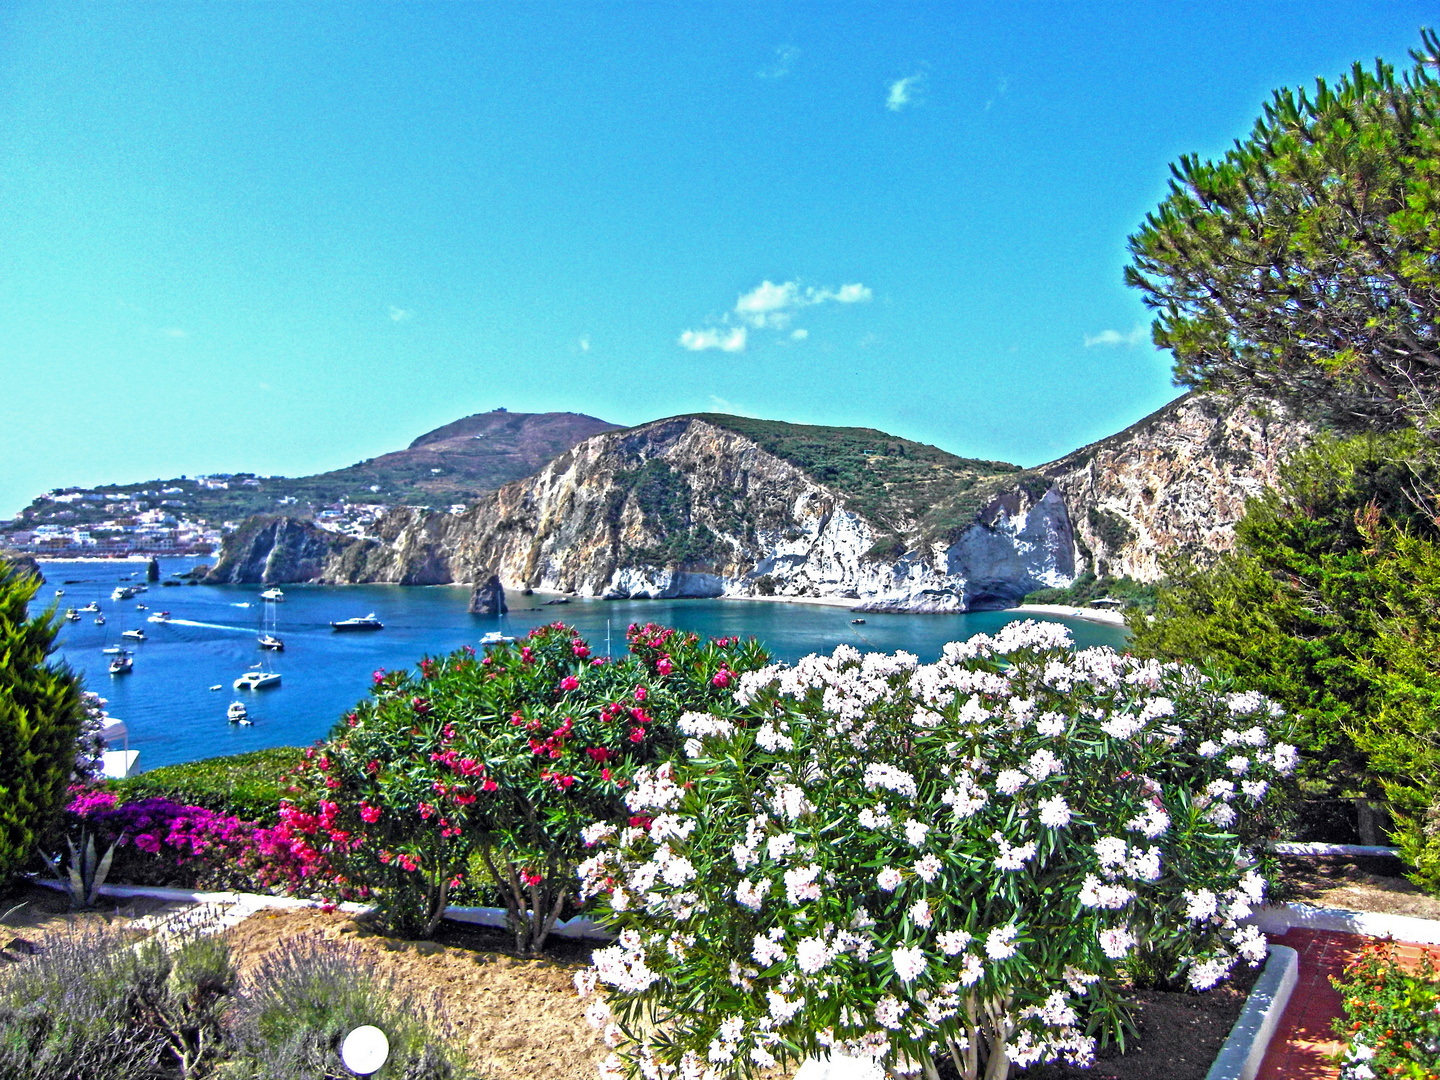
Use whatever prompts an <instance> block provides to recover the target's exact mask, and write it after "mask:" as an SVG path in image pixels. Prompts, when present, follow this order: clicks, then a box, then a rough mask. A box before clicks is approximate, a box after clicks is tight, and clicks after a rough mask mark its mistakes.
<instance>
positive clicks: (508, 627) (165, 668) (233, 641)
mask: <svg viewBox="0 0 1440 1080" xmlns="http://www.w3.org/2000/svg"><path fill="white" fill-rule="evenodd" d="M193 562H194V560H191V559H161V560H160V565H161V570H162V577H163V578H165V579H168V578H170V576H171V575H172V574H175V573H180V572H183V571H185V570H188V569H189V568H190V567H191V566H192V565H193ZM43 567H44V571H45V576H46V579H47V582H48V583H47V584H46V586H45V587H44V588H43V589H42V591H41V593H40V595H39V597H37V602H44V603H48V602H49V601H50V600H51V599H52V598H54V596H55V591H56V590H57V589H63V590H64V596H62V597H60V598H59V601H58V602H59V606H60V608H61V610H62V611H63V609H64V608H66V607H75V608H80V607H83V606H84V605H85V604H87V603H89V602H90V601H92V600H95V601H98V602H99V604H100V608H101V612H102V613H103V614H104V615H105V618H106V623H105V625H104V626H96V625H95V624H94V622H93V620H94V615H91V614H88V613H87V614H85V615H84V616H83V620H82V621H81V622H78V623H73V622H67V623H65V624H64V629H63V630H62V632H61V636H60V644H61V648H60V653H59V655H60V657H61V658H62V659H63V660H64V661H65V662H67V663H68V664H70V666H71V667H73V668H74V669H75V670H76V671H78V672H80V673H81V674H82V675H83V676H84V678H85V685H86V687H87V688H88V689H90V690H93V691H95V692H96V693H98V694H100V695H101V696H102V697H104V698H106V699H107V700H108V701H109V712H110V713H111V715H112V716H115V717H117V718H119V719H122V720H124V721H125V723H126V725H127V726H128V727H129V729H130V748H131V749H132V750H139V751H140V759H139V767H140V768H141V769H147V768H155V767H157V766H160V765H169V764H173V763H175V762H180V761H193V760H195V759H197V758H204V757H213V756H215V755H217V754H235V753H240V752H242V751H245V750H256V749H260V748H262V747H267V746H284V745H303V744H307V743H310V742H313V741H314V740H316V739H318V738H321V737H323V736H324V735H325V734H326V732H328V731H329V729H330V727H331V725H332V724H334V722H335V720H336V719H337V718H338V717H339V716H340V715H341V714H342V713H343V712H344V711H345V710H346V709H347V708H349V707H350V706H351V705H353V704H354V703H355V702H356V701H358V700H359V699H360V698H362V697H364V695H365V693H366V689H367V688H368V687H369V685H370V675H371V672H373V671H374V670H375V669H377V668H398V667H409V666H412V665H414V664H415V663H416V662H417V661H418V660H419V659H420V658H421V657H422V656H425V655H426V654H437V653H445V652H449V651H451V650H453V649H456V648H458V647H460V646H461V645H467V644H468V645H475V644H477V643H478V642H479V640H480V637H481V635H483V634H484V633H486V632H487V631H490V630H496V629H500V630H503V631H504V632H505V633H506V634H513V635H516V636H519V635H521V634H524V633H526V632H527V631H529V630H530V628H531V627H533V626H537V625H539V624H541V623H547V622H554V621H556V620H563V621H564V622H567V623H570V624H572V625H574V626H576V627H577V628H578V629H579V630H580V632H581V633H582V634H584V635H585V636H586V637H587V638H588V639H589V640H590V643H591V645H592V647H594V648H596V649H597V651H602V652H603V651H604V650H605V649H606V642H607V633H608V635H609V644H610V648H611V649H612V650H613V651H614V652H616V653H619V652H623V651H624V648H625V628H626V627H627V626H628V625H629V624H630V623H632V622H641V623H643V622H657V623H662V624H666V625H670V626H676V627H679V628H681V629H683V630H692V631H695V632H696V633H699V634H703V635H706V636H710V637H720V636H724V635H732V634H739V635H741V636H742V637H757V638H759V639H760V640H761V641H762V642H764V643H765V644H766V645H767V646H768V647H769V649H770V651H771V652H772V653H773V654H774V655H775V656H776V657H777V658H778V659H781V660H786V661H794V660H796V659H798V658H799V657H801V656H803V655H805V654H806V653H811V652H817V651H825V652H828V651H829V650H831V649H833V648H834V647H835V646H836V645H838V644H840V643H841V642H849V643H850V644H852V645H854V646H855V647H856V648H859V649H861V650H864V651H873V650H882V651H887V652H888V651H894V650H896V649H905V650H908V651H909V652H913V653H916V654H918V655H919V657H920V658H921V660H922V661H927V662H928V661H931V660H934V659H935V658H936V657H937V656H938V655H939V653H940V649H941V647H942V646H943V645H944V644H945V643H946V642H947V641H955V640H960V639H963V638H966V637H969V636H970V635H972V634H977V633H992V632H994V631H995V630H996V629H998V628H999V627H1000V626H1003V625H1004V624H1005V623H1007V622H1010V621H1012V620H1013V619H1014V618H1015V617H1016V616H1015V615H1014V614H1013V613H1009V614H1007V613H1005V612H977V613H973V614H966V615H874V614H866V615H865V616H864V619H865V624H864V625H863V626H854V625H852V624H851V622H850V620H851V619H852V618H856V617H857V616H855V615H852V614H851V612H850V611H849V610H848V609H846V608H843V607H822V606H818V605H813V604H778V603H765V602H759V601H744V600H635V601H601V600H578V599H577V600H571V601H570V602H569V603H566V604H553V605H547V604H546V603H545V601H546V600H548V599H552V597H549V596H540V595H536V596H529V597H526V596H519V595H513V594H512V595H510V596H509V597H508V599H509V601H510V614H509V615H507V616H505V617H503V618H500V617H495V616H489V617H484V616H478V615H470V614H469V613H468V612H466V610H465V608H466V603H467V601H468V599H469V592H468V590H467V589H464V588H456V587H449V586H438V587H434V588H406V587H401V586H398V585H350V586H322V585H286V586H283V589H284V593H285V600H284V602H283V603H280V604H278V605H275V611H276V613H277V615H278V618H279V635H280V637H281V638H282V639H283V640H284V642H285V651H284V652H283V653H279V654H270V653H262V652H261V650H260V649H259V647H258V646H257V644H256V640H255V639H256V634H257V632H258V630H259V627H260V619H261V614H262V607H263V606H264V605H262V602H261V601H260V599H259V593H260V592H261V586H258V585H197V586H176V587H162V586H160V585H158V584H152V585H151V586H150V590H149V591H148V592H145V593H141V594H140V595H139V596H137V597H136V598H135V599H133V600H128V601H114V600H111V599H110V594H111V592H112V590H113V589H114V588H115V586H116V585H117V584H124V583H134V582H137V581H143V580H144V576H145V575H144V564H143V563H136V562H119V561H106V562H89V563H83V562H71V561H63V562H61V561H54V562H46V563H44V564H43ZM131 575H133V576H131ZM137 603H141V604H144V605H146V610H143V611H137V609H136V605H137ZM158 611H169V612H170V613H171V617H172V620H173V621H171V622H169V623H167V624H163V625H160V624H155V623H150V622H147V621H145V620H146V619H147V617H148V616H150V615H153V614H154V613H156V612H158ZM371 612H374V613H375V616H376V617H377V618H378V619H380V621H381V622H383V623H384V624H385V629H383V630H380V631H377V632H374V633H349V634H339V633H335V632H334V631H332V630H331V629H330V625H329V624H330V622H331V621H332V620H335V619H345V618H349V617H351V616H355V615H366V614H369V613H371ZM1055 621H1058V622H1064V623H1065V624H1066V625H1068V626H1069V627H1070V628H1071V630H1072V632H1073V634H1074V636H1075V640H1076V643H1077V644H1079V645H1080V646H1082V647H1083V646H1090V645H1113V646H1117V647H1119V646H1121V645H1123V643H1124V640H1125V631H1124V630H1123V629H1120V628H1118V627H1110V626H1103V625H1098V624H1095V623H1089V622H1085V621H1081V620H1070V619H1057V620H1055ZM135 627H143V628H144V630H145V632H146V635H147V640H146V641H144V642H141V643H139V644H134V643H130V647H131V650H132V653H133V655H134V659H135V668H134V672H133V673H132V674H130V675H125V676H111V675H110V674H109V673H108V670H107V668H108V664H109V660H110V657H109V656H107V655H105V654H103V653H102V652H101V649H102V648H104V647H105V646H106V645H115V644H119V643H120V637H119V635H120V632H121V631H122V630H128V629H132V628H135ZM267 658H268V659H269V661H270V663H271V665H272V666H273V669H274V670H275V671H277V672H279V673H280V674H281V676H282V680H281V683H280V685H279V686H278V687H276V688H273V689H267V690H263V691H260V692H258V693H254V692H243V693H242V692H237V691H235V690H233V689H232V688H231V684H232V683H233V682H234V681H235V679H236V678H237V677H238V676H240V675H242V674H244V673H245V672H246V671H247V670H249V669H250V668H251V667H252V666H254V665H257V664H261V663H264V662H266V660H267ZM216 684H218V685H220V686H221V687H222V689H220V690H211V689H210V687H211V686H214V685H216ZM237 699H240V700H243V701H245V702H246V704H247V705H248V706H249V709H250V716H251V717H252V718H253V719H254V721H255V724H254V726H253V727H236V726H233V725H231V724H229V723H228V722H227V721H226V719H225V710H226V707H227V706H228V705H229V704H230V702H232V701H234V700H237Z"/></svg>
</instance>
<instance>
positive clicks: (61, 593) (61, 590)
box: [55, 589, 65, 596]
mask: <svg viewBox="0 0 1440 1080" xmlns="http://www.w3.org/2000/svg"><path fill="white" fill-rule="evenodd" d="M55 595H56V596H64V595H65V590H64V589H56V590H55Z"/></svg>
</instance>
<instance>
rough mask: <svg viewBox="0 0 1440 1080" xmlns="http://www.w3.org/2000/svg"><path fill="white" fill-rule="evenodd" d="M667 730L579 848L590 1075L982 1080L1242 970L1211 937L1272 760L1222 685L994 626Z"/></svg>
mask: <svg viewBox="0 0 1440 1080" xmlns="http://www.w3.org/2000/svg"><path fill="white" fill-rule="evenodd" d="M679 727H680V731H681V733H682V734H683V735H684V736H686V741H685V744H684V753H685V757H684V758H683V759H681V760H679V761H675V762H665V763H660V764H655V765H646V766H643V767H641V768H640V769H639V770H637V771H636V773H635V774H634V778H633V783H632V784H631V786H630V787H629V788H628V789H627V793H626V804H627V808H628V810H629V813H630V817H629V818H628V824H620V825H618V826H617V823H616V821H615V818H614V816H613V815H606V816H604V817H603V818H601V819H600V820H598V821H597V822H595V823H594V824H593V825H591V826H590V827H589V828H587V830H586V834H585V835H586V840H587V842H588V843H589V844H590V845H592V847H593V854H592V855H591V857H590V858H589V859H587V860H586V861H585V862H584V863H583V864H582V865H581V867H580V870H579V872H580V874H581V878H582V881H583V893H584V895H586V896H594V897H599V902H600V912H601V914H602V916H603V917H604V919H605V920H606V922H607V924H608V925H609V926H611V927H612V928H613V929H615V930H616V931H618V933H619V941H618V943H617V944H616V945H614V946H611V947H609V948H606V949H601V950H599V951H597V952H596V953H595V954H594V967H593V968H592V969H589V971H588V972H587V973H585V974H584V975H583V976H582V977H581V978H579V979H578V980H577V983H578V985H579V987H580V989H581V992H582V994H585V993H587V992H588V991H589V990H591V989H593V988H594V986H595V985H596V983H597V982H599V983H604V984H605V985H606V987H607V991H608V1005H607V1004H606V1002H605V1001H598V1000H597V1002H596V1004H594V1005H592V1006H591V1013H590V1015H591V1019H592V1022H595V1023H597V1025H599V1026H603V1027H605V1034H606V1039H607V1041H608V1042H610V1044H611V1045H612V1046H617V1047H618V1048H619V1055H618V1056H615V1057H612V1058H611V1059H610V1061H609V1062H608V1063H607V1066H606V1072H607V1073H608V1074H609V1075H613V1076H618V1075H621V1074H627V1075H634V1074H635V1073H637V1072H640V1073H643V1074H644V1075H645V1076H646V1077H651V1076H655V1075H672V1074H671V1073H669V1072H667V1071H665V1070H668V1069H675V1070H678V1075H679V1076H683V1077H695V1078H699V1077H701V1076H705V1075H709V1074H710V1071H713V1072H714V1074H715V1075H723V1076H729V1075H740V1074H750V1073H752V1072H754V1071H755V1070H757V1069H762V1068H768V1067H771V1066H774V1065H775V1064H777V1062H794V1061H795V1060H797V1059H800V1058H803V1057H805V1056H807V1055H810V1054H816V1053H824V1052H826V1051H828V1050H840V1051H843V1052H845V1053H847V1054H852V1055H861V1056H865V1057H869V1058H871V1059H873V1060H874V1061H875V1062H877V1063H878V1064H880V1065H882V1066H884V1067H885V1068H886V1070H887V1071H890V1072H892V1073H901V1072H915V1071H923V1072H924V1073H925V1075H926V1076H927V1077H929V1078H930V1080H935V1078H936V1077H938V1076H939V1068H940V1061H941V1059H942V1058H943V1057H946V1056H948V1057H949V1058H950V1059H951V1061H952V1062H953V1064H954V1067H955V1068H956V1070H957V1071H958V1072H959V1074H960V1075H961V1076H962V1077H966V1078H971V1080H973V1078H976V1077H980V1076H985V1077H987V1078H989V1080H1000V1078H1003V1077H1005V1076H1007V1075H1008V1072H1009V1069H1010V1066H1011V1064H1012V1063H1014V1064H1018V1065H1028V1064H1032V1063H1037V1062H1043V1061H1048V1060H1055V1059H1058V1058H1063V1059H1066V1060H1069V1061H1072V1062H1076V1063H1084V1062H1087V1061H1088V1060H1090V1058H1091V1055H1092V1053H1093V1048H1094V1042H1095V1037H1096V1036H1097V1035H1098V1036H1099V1037H1100V1038H1110V1037H1123V1032H1124V1030H1125V1027H1126V1024H1127V1015H1126V1010H1125V1007H1124V1006H1123V1004H1122V1000H1121V997H1120V993H1119V991H1120V988H1121V986H1122V982H1123V981H1133V980H1134V979H1136V978H1140V979H1146V980H1149V981H1152V982H1156V981H1158V982H1162V983H1163V982H1183V983H1184V984H1188V985H1189V986H1190V987H1193V988H1195V989H1198V990H1203V989H1207V988H1209V987H1210V986H1213V985H1214V984H1215V983H1217V982H1219V981H1220V980H1222V979H1223V978H1225V977H1226V975H1227V973H1228V972H1229V971H1230V970H1231V968H1232V967H1233V965H1234V964H1236V963H1237V962H1240V961H1243V962H1246V963H1250V964H1252V965H1254V964H1258V963H1259V962H1260V961H1261V960H1263V959H1264V956H1265V951H1266V946H1265V942H1264V939H1263V937H1261V935H1260V934H1259V933H1258V932H1257V931H1256V930H1255V929H1254V928H1253V927H1251V926H1241V925H1239V920H1242V919H1244V918H1245V916H1247V915H1248V914H1249V913H1250V911H1251V907H1252V905H1254V904H1257V903H1259V902H1260V900H1261V898H1262V897H1263V895H1264V892H1265V887H1266V880H1265V876H1264V873H1263V867H1261V866H1259V865H1258V864H1257V859H1258V851H1257V848H1259V847H1260V843H1259V842H1260V841H1261V840H1262V839H1263V838H1264V836H1265V835H1266V834H1267V833H1268V832H1269V831H1270V830H1271V826H1270V824H1269V822H1268V814H1269V811H1268V804H1269V803H1270V802H1271V800H1272V798H1273V796H1274V788H1275V785H1276V784H1277V783H1279V782H1280V781H1281V780H1282V778H1283V777H1284V776H1285V775H1286V774H1287V773H1289V772H1290V770H1291V769H1293V767H1294V765H1295V763H1296V754H1295V751H1294V748H1293V747H1291V746H1290V745H1289V744H1288V743H1286V742H1284V741H1283V738H1284V736H1285V735H1286V733H1287V728H1288V725H1287V723H1286V721H1285V719H1284V717H1283V716H1281V715H1279V713H1278V710H1276V709H1274V708H1273V707H1272V706H1271V705H1270V703H1269V702H1267V701H1266V700H1265V699H1264V698H1262V697H1260V696H1259V695H1256V694H1247V693H1235V692H1233V688H1232V687H1231V685H1230V684H1229V683H1227V682H1225V681H1219V680H1212V679H1209V678H1206V677H1205V676H1204V675H1202V674H1200V673H1199V672H1197V671H1195V670H1194V669H1189V668H1183V667H1180V666H1178V665H1162V664H1160V663H1158V662H1155V661H1140V660H1136V659H1134V658H1131V657H1128V656H1121V655H1119V654H1117V653H1115V652H1114V651H1112V650H1110V649H1087V650H1084V651H1081V652H1078V653H1077V652H1074V651H1073V650H1072V648H1071V642H1070V639H1069V632H1068V630H1066V629H1065V628H1064V627H1063V626H1060V625H1058V624H1053V623H1042V624H1037V623H1033V622H1029V623H1013V624H1011V625H1009V626H1007V627H1005V628H1004V629H1003V630H1001V631H1000V632H999V634H998V635H996V636H995V637H986V636H984V635H981V636H978V637H975V638H972V639H970V640H969V641H968V642H965V643H954V644H951V645H948V646H946V648H945V650H944V654H943V656H942V658H941V659H940V660H939V662H937V663H935V664H928V665H922V664H920V663H918V661H917V659H916V657H914V656H912V655H909V654H906V653H896V654H894V655H884V654H869V655H865V656H863V657H862V656H861V655H860V654H859V653H858V652H856V650H854V649H853V648H851V647H849V646H841V647H840V648H838V649H837V650H836V651H835V652H834V654H833V655H831V656H810V657H806V658H805V659H803V660H801V661H800V662H799V664H797V665H796V666H795V667H793V668H787V667H784V666H782V665H775V666H772V667H766V668H764V669H762V670H759V671H756V672H752V673H748V674H745V675H742V676H741V677H740V679H739V688H738V690H737V692H736V694H735V696H734V700H733V703H731V704H730V705H728V706H727V707H726V708H724V709H716V710H710V711H706V712H702V711H699V710H696V711H693V712H690V713H688V714H686V715H684V716H682V717H681V718H680V720H679ZM657 1070H660V1072H658V1073H657Z"/></svg>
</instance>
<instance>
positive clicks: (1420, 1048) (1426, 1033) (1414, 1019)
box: [1331, 941, 1440, 1080]
mask: <svg viewBox="0 0 1440 1080" xmlns="http://www.w3.org/2000/svg"><path fill="white" fill-rule="evenodd" d="M1331 982H1333V983H1334V984H1335V988H1336V989H1337V990H1339V991H1340V993H1341V994H1342V995H1343V1001H1344V1007H1345V1017H1344V1018H1343V1019H1336V1020H1335V1033H1336V1034H1337V1035H1339V1036H1340V1037H1341V1038H1342V1039H1343V1040H1344V1041H1345V1043H1346V1047H1345V1051H1344V1053H1343V1055H1342V1057H1341V1063H1340V1077H1341V1080H1374V1078H1376V1077H1389V1076H1399V1077H1404V1078H1406V1080H1440V967H1437V956H1436V954H1435V953H1433V952H1431V951H1429V950H1427V951H1426V953H1425V954H1424V955H1423V956H1422V957H1421V959H1420V961H1419V962H1418V963H1416V964H1414V965H1410V966H1409V967H1408V968H1407V966H1406V965H1405V964H1404V963H1403V962H1402V961H1401V958H1400V955H1399V951H1398V950H1397V948H1396V946H1395V944H1394V943H1393V942H1390V941H1380V942H1376V943H1374V944H1371V945H1367V946H1365V948H1364V949H1363V950H1361V953H1360V955H1359V956H1357V957H1356V958H1355V959H1354V960H1352V961H1350V963H1348V964H1346V965H1345V971H1344V974H1342V975H1340V976H1338V977H1336V976H1332V977H1331Z"/></svg>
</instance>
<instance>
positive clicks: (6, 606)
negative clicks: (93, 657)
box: [0, 563, 85, 881]
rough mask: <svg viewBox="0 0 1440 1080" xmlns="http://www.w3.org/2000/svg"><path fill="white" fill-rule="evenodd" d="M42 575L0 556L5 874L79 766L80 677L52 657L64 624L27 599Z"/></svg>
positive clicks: (0, 875) (23, 856)
mask: <svg viewBox="0 0 1440 1080" xmlns="http://www.w3.org/2000/svg"><path fill="white" fill-rule="evenodd" d="M39 587H40V579H39V578H38V577H37V576H35V575H33V574H30V573H28V572H25V571H22V570H19V569H17V568H16V567H14V566H13V565H11V564H9V563H0V881H3V880H4V879H5V878H7V877H8V876H9V875H10V874H11V872H13V871H14V870H17V869H19V868H20V867H21V866H22V865H24V863H26V862H27V861H29V860H30V859H31V858H32V857H33V855H34V849H35V844H36V841H37V840H39V839H40V838H41V837H42V836H43V835H44V833H45V831H46V829H47V828H48V827H49V825H50V824H51V822H52V821H53V819H54V817H55V815H56V814H57V813H58V812H59V811H60V808H61V806H62V805H63V800H64V798H65V790H66V787H67V786H68V785H69V783H70V779H71V773H72V771H73V770H74V768H75V755H76V746H77V742H78V739H79V737H80V731H81V723H82V720H83V719H84V715H85V704H84V702H83V701H82V699H81V691H80V680H79V678H78V677H77V676H76V675H75V674H74V673H73V672H71V671H70V670H69V669H67V668H65V667H64V666H62V665H58V664H51V663H48V662H47V658H48V657H49V656H50V654H51V653H53V652H54V651H55V638H56V635H57V634H58V633H59V629H60V624H59V621H58V620H57V619H56V618H55V609H54V607H53V606H52V607H50V608H49V609H47V610H46V611H44V612H43V613H41V614H39V615H36V616H34V617H33V618H32V617H31V616H30V614H29V609H28V605H29V603H30V601H31V600H32V599H33V598H34V596H35V593H36V591H37V590H38V589H39Z"/></svg>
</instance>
